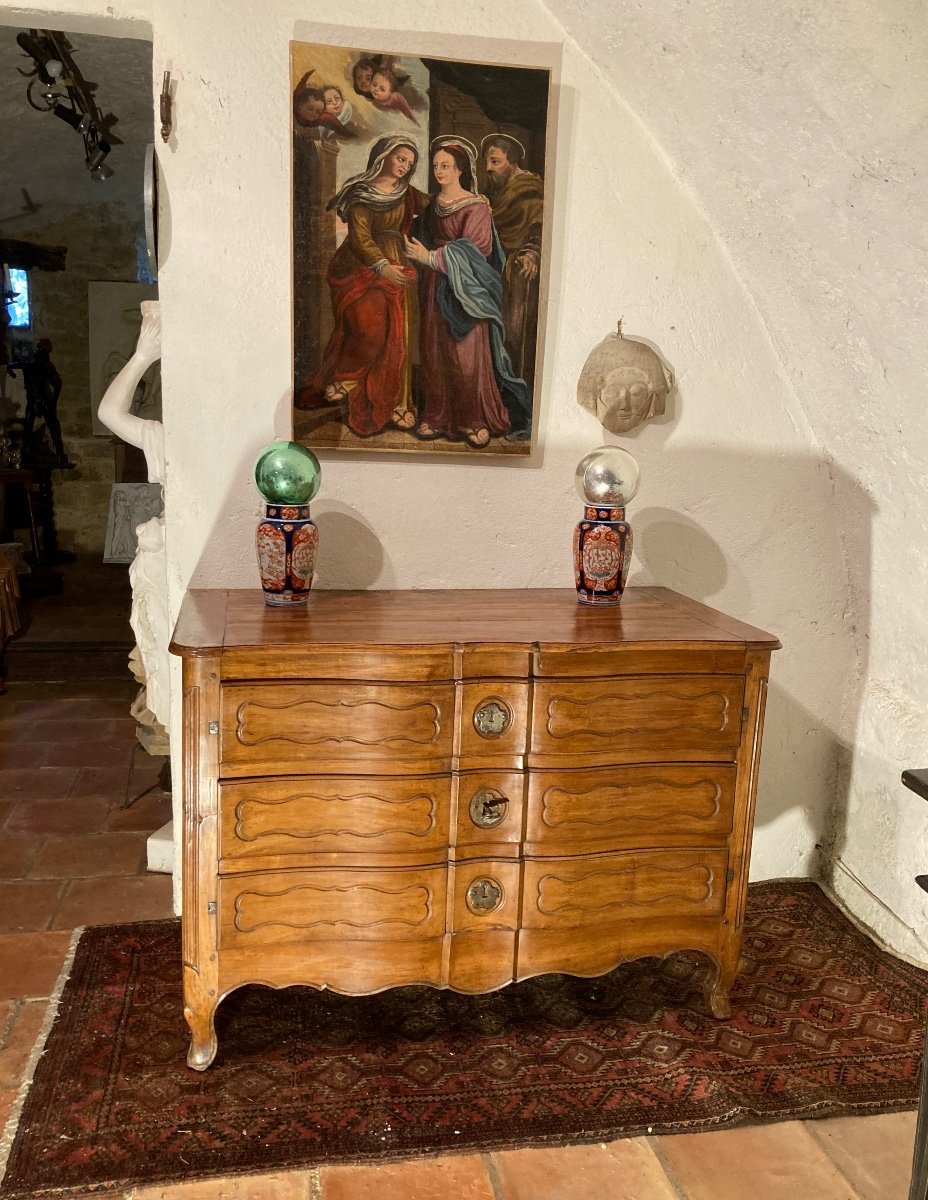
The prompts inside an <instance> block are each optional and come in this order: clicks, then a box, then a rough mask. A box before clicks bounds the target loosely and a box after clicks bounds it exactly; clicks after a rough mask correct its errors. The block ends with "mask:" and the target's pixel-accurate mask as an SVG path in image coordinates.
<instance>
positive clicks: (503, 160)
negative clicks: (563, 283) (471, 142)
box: [480, 133, 544, 388]
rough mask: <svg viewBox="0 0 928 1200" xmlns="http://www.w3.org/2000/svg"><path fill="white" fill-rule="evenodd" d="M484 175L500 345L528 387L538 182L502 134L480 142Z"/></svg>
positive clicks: (534, 320)
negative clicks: (496, 247)
mask: <svg viewBox="0 0 928 1200" xmlns="http://www.w3.org/2000/svg"><path fill="white" fill-rule="evenodd" d="M480 149H481V153H482V154H483V161H484V166H485V167H486V173H487V196H488V198H489V201H490V207H491V208H492V210H493V223H494V225H495V226H496V232H497V233H498V234H499V240H500V242H501V243H502V247H503V252H504V253H505V255H506V266H505V268H504V271H503V321H504V323H505V327H506V347H507V349H508V350H509V356H510V358H511V359H512V365H513V369H514V371H515V374H516V375H518V376H519V377H520V378H521V379H524V380H525V382H526V383H527V384H528V385H529V388H532V387H533V385H534V379H535V346H536V341H537V325H538V269H539V265H540V262H541V229H542V215H543V209H544V183H543V182H542V179H541V176H540V175H536V174H535V173H534V172H533V171H527V170H526V169H525V168H524V166H523V165H522V164H523V163H524V162H525V147H524V146H523V145H522V143H521V142H520V141H518V139H517V138H514V137H511V136H510V135H509V134H506V133H494V134H490V135H489V136H488V137H485V138H484V139H483V141H482V142H481V144H480Z"/></svg>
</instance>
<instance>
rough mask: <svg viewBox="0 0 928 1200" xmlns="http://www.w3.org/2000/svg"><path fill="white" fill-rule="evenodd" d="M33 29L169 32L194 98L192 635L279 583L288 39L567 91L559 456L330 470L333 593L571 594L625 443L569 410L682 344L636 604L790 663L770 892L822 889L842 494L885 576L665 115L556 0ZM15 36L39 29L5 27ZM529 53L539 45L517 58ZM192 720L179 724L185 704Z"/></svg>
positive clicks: (171, 539)
mask: <svg viewBox="0 0 928 1200" xmlns="http://www.w3.org/2000/svg"><path fill="white" fill-rule="evenodd" d="M29 11H30V12H35V11H44V12H55V13H56V14H58V15H56V16H55V18H54V23H55V25H56V26H59V27H62V28H65V29H73V30H80V29H81V28H84V29H85V30H87V31H90V32H97V33H99V32H106V31H107V29H109V30H110V31H111V32H113V33H114V34H118V35H120V36H128V35H129V34H130V32H131V30H132V29H133V28H134V27H133V25H132V22H133V21H138V22H141V23H143V24H141V25H139V26H136V27H135V28H136V29H137V30H138V31H139V32H142V33H144V30H145V24H144V23H147V24H148V26H150V28H151V32H152V34H153V38H154V77H155V79H156V80H160V78H161V73H162V71H163V70H164V69H166V68H167V69H170V70H171V71H172V74H173V78H174V80H175V81H176V88H177V91H176V125H175V132H174V135H173V136H172V138H171V141H170V143H169V144H168V145H167V146H166V147H162V146H160V145H159V148H158V149H159V158H160V163H161V167H162V172H163V179H164V185H165V186H164V190H165V192H166V196H167V206H168V210H169V212H168V214H167V220H166V221H165V239H164V246H163V267H162V270H161V273H160V278H159V285H160V290H161V297H162V305H163V321H164V338H163V345H164V358H163V364H162V366H163V399H164V411H165V424H166V436H167V456H168V488H167V536H168V553H169V571H170V593H171V595H170V600H171V607H172V610H173V611H175V612H176V610H177V608H178V606H179V604H180V600H181V597H182V594H183V589H184V587H185V586H187V585H188V584H189V583H194V584H196V585H199V586H206V587H208V586H214V587H215V586H225V585H234V586H255V585H256V584H257V571H256V567H255V562H254V553H253V531H254V524H255V520H256V517H257V515H258V511H259V507H258V499H257V496H256V494H255V492H254V489H253V486H252V483H251V478H250V471H251V466H252V463H253V461H254V458H255V456H256V454H257V452H258V450H259V449H260V447H261V446H262V445H263V444H264V443H266V442H267V441H269V440H271V439H272V438H273V437H281V436H287V434H288V433H289V427H290V360H291V352H290V305H291V300H290V283H289V277H290V271H289V253H290V234H289V220H290V197H289V186H290V164H289V157H290V149H289V133H288V119H289V95H288V90H287V54H288V41H289V40H290V39H291V38H297V39H300V40H307V41H312V40H330V41H333V42H341V43H342V44H348V45H358V46H364V47H375V48H384V49H388V48H403V49H407V50H408V51H409V52H410V53H429V54H435V55H448V56H452V57H454V56H458V57H474V58H483V59H486V60H488V61H500V62H525V63H527V64H535V65H550V66H552V67H553V68H554V70H555V81H556V89H555V93H554V97H555V105H554V111H553V114H552V115H553V132H554V135H555V138H556V146H557V148H556V151H555V152H554V153H553V154H552V156H551V158H550V159H549V164H548V169H547V172H546V187H547V190H548V193H549V195H550V197H551V201H552V203H551V207H550V221H549V227H548V257H549V260H550V269H549V277H548V298H549V315H548V320H547V326H546V330H545V364H544V380H545V382H544V388H543V395H542V402H541V419H540V426H539V447H538V450H537V452H536V453H535V454H534V455H533V457H532V459H531V460H530V461H528V462H525V463H521V464H519V465H518V466H512V465H510V464H508V463H507V464H502V463H494V462H492V461H491V460H487V459H481V458H478V457H477V456H475V455H471V456H470V457H469V458H466V459H463V460H461V461H458V462H452V461H448V460H447V459H441V460H435V461H415V460H412V459H396V458H375V457H374V456H371V457H369V458H364V459H357V458H349V457H345V456H343V457H335V456H328V457H326V458H325V459H324V461H323V470H324V482H323V487H322V493H321V497H320V499H319V501H318V502H317V503H316V505H315V506H314V513H315V515H316V517H317V520H318V523H319V527H320V532H321V537H322V549H321V561H320V584H321V585H322V586H336V587H337V586H349V587H506V586H511V587H527V588H531V587H539V586H570V585H571V563H570V551H569V547H570V538H571V531H572V528H573V525H574V523H575V522H576V520H577V517H578V509H579V502H578V500H577V498H576V496H575V495H574V492H573V487H572V476H573V468H574V465H575V463H576V461H577V460H578V459H579V458H580V457H581V455H582V454H583V453H585V452H586V451H587V450H589V449H590V448H592V447H593V446H595V445H597V444H598V443H600V442H601V441H602V440H603V437H602V433H601V431H600V428H599V426H598V425H597V423H596V422H595V420H594V419H593V418H592V417H591V416H590V415H588V414H586V413H585V412H583V411H581V410H580V409H579V407H578V406H577V405H576V403H575V399H574V397H575V389H576V379H577V376H578V374H579V371H580V368H581V366H582V364H583V361H584V359H585V357H586V355H587V353H588V352H589V350H590V348H591V347H592V346H593V344H595V343H596V342H598V341H599V340H600V338H601V337H602V336H603V335H604V334H605V333H607V332H609V331H610V330H611V329H612V328H614V323H615V320H616V318H617V317H619V316H623V317H624V319H625V330H626V332H627V333H629V334H632V335H635V334H639V335H643V336H645V337H647V338H650V339H653V340H654V341H656V342H657V343H658V344H659V345H660V346H661V348H662V350H663V352H664V354H665V356H666V357H667V359H668V360H669V362H670V363H671V365H672V366H673V368H674V370H675V371H676V374H677V379H678V383H679V388H678V394H677V396H676V399H675V401H674V403H673V405H672V406H671V410H670V412H669V413H668V416H667V417H666V418H665V419H664V420H663V421H662V422H661V423H659V424H653V425H651V426H650V427H648V428H646V429H645V430H643V431H642V432H641V433H640V434H639V435H638V436H637V437H634V438H632V439H630V440H629V441H628V442H627V444H628V445H629V448H630V449H631V450H632V451H633V452H634V453H635V455H636V456H637V457H638V458H639V461H640V463H641V467H642V479H643V482H642V488H641V492H640V494H639V497H638V499H637V500H636V501H635V502H634V503H633V505H632V507H631V509H630V516H631V518H632V520H633V522H634V525H635V529H636V536H637V545H638V555H637V560H636V564H635V567H634V569H633V582H634V581H636V580H637V581H639V582H658V583H661V584H665V585H668V586H670V587H676V588H679V589H680V590H682V591H684V592H686V593H688V594H689V595H691V596H694V597H696V598H698V599H702V600H706V601H708V602H709V603H712V604H715V605H717V606H719V607H721V608H724V609H727V610H728V611H730V612H732V613H733V614H735V615H737V616H739V617H741V618H743V619H745V620H748V621H751V622H753V623H754V624H757V625H760V626H762V627H766V628H769V629H771V630H773V631H775V632H776V633H778V634H779V635H780V637H781V638H782V640H783V643H784V647H785V648H784V650H783V651H782V652H780V653H779V654H778V655H776V656H775V660H774V668H773V687H772V692H771V698H770V703H769V707H768V725H767V736H766V753H765V760H764V766H763V770H762V778H761V789H760V797H759V803H758V823H757V833H756V837H755V851H754V858H753V863H752V875H753V877H754V878H764V877H770V876H778V875H792V874H795V875H809V874H814V873H815V872H816V852H815V846H816V843H817V842H820V841H821V840H823V839H825V838H827V837H828V836H829V828H830V809H831V805H832V801H833V797H834V791H835V779H836V772H837V769H838V766H839V762H840V753H841V749H842V744H841V742H840V740H839V739H840V720H841V715H842V711H843V709H844V708H845V707H846V706H848V705H849V706H850V708H851V709H853V708H854V705H855V700H856V697H857V692H858V691H859V687H860V677H859V674H858V673H857V660H856V653H857V644H856V643H855V641H854V639H853V636H852V625H853V615H852V609H851V604H850V580H851V567H850V565H849V561H848V558H849V551H848V546H847V544H846V541H845V539H844V538H843V536H842V532H843V531H842V525H841V523H840V521H839V517H842V516H843V512H842V511H841V510H839V508H838V506H837V504H836V496H840V498H841V500H842V503H844V504H850V505H851V506H852V514H853V517H854V519H855V520H856V521H858V522H859V523H860V533H859V535H858V537H857V541H856V542H855V552H856V551H859V550H860V549H861V547H862V548H863V551H864V552H865V553H869V548H868V545H867V536H866V534H867V530H868V528H869V522H870V513H869V511H868V508H867V500H866V497H865V496H864V494H863V493H862V492H861V490H860V489H859V488H858V487H857V485H856V483H855V481H854V479H853V478H851V477H850V476H849V475H845V473H844V472H843V471H842V469H841V468H840V467H837V466H835V465H834V464H833V463H829V462H827V461H826V459H825V456H824V454H823V452H822V449H821V445H820V442H819V439H818V438H817V437H816V435H815V433H814V431H813V429H812V427H811V426H810V423H809V420H808V417H807V415H806V413H805V411H804V409H803V406H802V405H801V404H800V403H799V402H798V400H797V395H796V389H795V386H794V384H793V383H792V381H791V380H790V378H789V377H788V375H787V373H786V372H785V371H784V369H783V367H782V366H781V362H780V358H779V356H778V354H777V352H776V349H775V347H774V346H773V345H772V343H771V340H770V336H769V332H768V328H767V323H766V318H765V315H762V314H761V313H759V312H758V310H757V308H756V306H755V303H754V300H753V298H752V295H751V293H750V292H749V290H748V289H747V288H746V287H745V286H744V283H743V282H742V280H741V279H740V278H739V276H738V274H737V273H736V271H735V269H734V266H733V263H732V261H731V258H730V256H729V253H728V250H727V248H726V246H725V245H723V244H722V243H721V242H720V240H719V238H718V236H717V234H716V232H715V231H714V230H713V228H712V226H711V224H710V223H709V221H708V220H707V218H706V215H705V213H704V212H703V211H702V210H701V209H700V207H699V205H698V204H697V203H696V202H695V201H694V198H693V196H692V195H691V194H690V193H689V192H688V190H687V188H686V186H684V184H683V183H682V182H681V179H680V176H679V173H678V172H677V170H676V168H675V166H674V164H673V163H672V162H671V161H670V160H669V159H668V158H667V157H666V156H665V154H664V153H663V151H662V150H661V148H660V147H659V146H658V145H657V144H656V142H655V141H654V140H653V138H652V137H651V135H650V133H649V131H648V128H647V125H648V121H649V119H650V114H649V113H647V112H640V113H636V112H635V111H633V110H632V109H630V108H629V107H628V106H627V105H626V103H625V102H624V101H623V100H622V99H621V98H620V96H619V94H618V92H617V91H616V89H615V88H614V87H613V86H611V85H610V83H609V82H608V81H607V79H606V78H605V77H604V75H603V74H602V72H601V69H600V67H599V66H597V65H596V64H594V62H593V61H592V60H591V58H589V57H588V56H587V55H586V54H585V53H584V52H583V51H582V50H581V49H580V48H579V47H578V46H577V45H576V44H574V43H573V42H571V41H567V43H566V44H565V37H564V30H563V28H562V26H561V25H560V24H559V23H558V21H557V20H556V19H554V17H552V15H551V14H550V13H549V11H548V10H547V9H546V8H545V7H544V6H543V5H542V4H540V3H538V2H537V0H512V2H511V3H509V4H507V5H506V6H497V5H490V4H487V3H482V2H477V0H461V2H460V3H457V4H455V5H449V4H446V3H443V2H439V0H431V2H426V3H423V2H417V3H415V4H413V3H412V2H411V0H402V2H398V3H396V4H394V5H393V6H392V8H391V10H390V12H391V19H392V21H393V23H394V28H391V29H378V30H373V29H371V28H370V27H369V26H368V25H367V24H366V20H367V19H368V18H369V15H370V11H371V10H370V6H369V4H364V3H361V2H360V0H344V3H343V4H342V5H341V6H340V9H339V15H340V17H341V19H342V20H343V22H344V25H343V26H341V27H339V28H334V27H322V26H318V25H313V24H311V23H308V22H307V21H306V20H305V19H304V16H305V12H306V8H305V6H304V5H302V4H300V3H297V2H296V0H268V2H267V3H265V4H264V5H262V6H261V7H260V9H259V8H257V7H254V8H252V7H250V6H249V7H248V8H245V7H244V6H241V7H240V6H233V5H230V4H219V3H202V4H199V5H197V6H189V5H188V4H186V3H185V2H184V0H159V2H158V3H157V4H155V3H154V2H153V0H122V3H121V4H118V5H115V6H111V5H107V4H105V2H104V0H59V3H57V4H51V3H49V4H47V5H46V4H43V3H42V0H36V2H35V5H34V7H33V8H32V9H31V10H29ZM0 20H3V21H6V22H7V23H9V22H11V21H17V20H18V21H22V23H23V24H28V23H30V20H29V18H28V17H19V16H16V14H15V10H13V9H11V8H9V7H8V6H6V7H4V6H3V4H2V2H0ZM47 20H51V18H47ZM475 29H480V30H481V31H482V32H483V34H484V36H483V37H482V38H479V39H477V38H474V37H472V36H471V34H472V31H473V30H475ZM526 31H530V32H531V36H532V38H533V42H534V43H537V44H533V45H527V44H526V43H525V42H524V40H520V39H523V38H524V35H525V33H526ZM615 52H616V53H618V51H615ZM697 116H698V114H697ZM174 695H175V700H176V701H178V703H177V704H176V706H175V707H176V708H178V709H179V679H176V680H175V690H174ZM176 721H177V717H176V716H175V724H176ZM176 732H177V729H176V728H175V733H176ZM176 740H177V739H176ZM178 777H180V774H179V772H178Z"/></svg>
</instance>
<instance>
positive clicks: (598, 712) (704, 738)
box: [532, 675, 744, 753]
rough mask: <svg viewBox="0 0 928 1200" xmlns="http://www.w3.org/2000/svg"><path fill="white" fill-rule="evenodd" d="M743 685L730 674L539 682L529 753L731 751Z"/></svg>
mask: <svg viewBox="0 0 928 1200" xmlns="http://www.w3.org/2000/svg"><path fill="white" fill-rule="evenodd" d="M743 694H744V682H743V680H742V679H740V678H738V677H735V676H728V675H716V676H699V675H690V676H664V677H661V676H655V677H653V678H651V679H644V678H632V679H615V680H609V681H607V682H596V683H589V684H575V683H568V684H556V683H555V684H551V683H545V684H540V685H538V686H537V688H536V692H535V721H534V722H533V739H532V740H533V746H534V749H536V750H540V751H547V752H548V753H575V752H583V751H588V750H601V749H603V748H604V747H606V746H611V745H616V746H634V745H638V744H640V745H641V746H642V747H647V746H648V745H649V744H650V743H651V742H654V741H658V742H662V743H664V744H666V742H667V739H668V738H670V737H674V738H679V739H681V742H682V744H684V745H685V744H687V743H693V744H697V745H700V746H703V747H708V746H717V747H718V748H719V749H722V748H732V749H733V748H735V747H736V746H737V745H738V743H739V742H740V740H741V722H742V697H743Z"/></svg>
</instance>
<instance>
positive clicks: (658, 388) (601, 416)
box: [577, 321, 673, 433]
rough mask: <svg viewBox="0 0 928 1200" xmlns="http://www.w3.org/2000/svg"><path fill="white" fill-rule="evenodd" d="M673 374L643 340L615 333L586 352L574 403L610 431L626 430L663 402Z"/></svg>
mask: <svg viewBox="0 0 928 1200" xmlns="http://www.w3.org/2000/svg"><path fill="white" fill-rule="evenodd" d="M672 387H673V374H672V373H671V372H670V371H669V370H668V369H667V367H666V366H665V365H664V363H663V361H662V359H661V357H660V355H659V354H657V353H656V351H654V350H652V349H651V347H650V346H648V345H647V344H646V343H645V342H639V341H638V340H637V339H635V338H627V337H624V336H623V335H622V323H621V321H620V322H619V331H618V333H614V334H611V335H610V336H609V337H607V338H604V339H603V340H602V341H601V342H600V343H599V345H598V346H596V347H595V349H594V350H593V351H592V353H591V354H590V356H589V358H588V359H587V360H586V363H585V364H584V366H583V370H582V371H581V372H580V379H579V381H578V383H577V403H578V404H580V405H581V406H582V407H583V408H585V409H587V411H588V412H591V413H593V415H594V416H595V417H596V418H597V419H598V420H599V422H600V424H601V425H603V427H604V428H606V429H608V430H609V432H610V433H628V432H629V431H630V430H632V429H636V428H637V427H638V426H639V425H642V424H643V423H644V422H645V421H646V420H647V419H648V418H649V417H659V416H661V415H662V414H663V412H664V410H665V408H666V406H667V396H668V393H669V392H670V389H671V388H672Z"/></svg>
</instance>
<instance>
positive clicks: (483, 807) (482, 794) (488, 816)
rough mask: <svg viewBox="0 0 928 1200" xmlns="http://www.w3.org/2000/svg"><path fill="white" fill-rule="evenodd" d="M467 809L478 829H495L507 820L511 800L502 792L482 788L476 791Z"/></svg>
mask: <svg viewBox="0 0 928 1200" xmlns="http://www.w3.org/2000/svg"><path fill="white" fill-rule="evenodd" d="M467 811H468V812H469V813H470V819H471V820H472V821H473V823H474V824H475V825H476V826H477V828H478V829H495V828H496V826H497V825H500V824H502V822H503V821H505V819H506V814H507V812H508V811H509V801H508V799H507V798H506V797H505V796H504V795H503V794H502V792H496V791H494V790H493V788H481V789H480V790H479V791H478V792H475V793H474V795H473V797H472V798H471V802H470V805H469V807H468V810H467Z"/></svg>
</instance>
